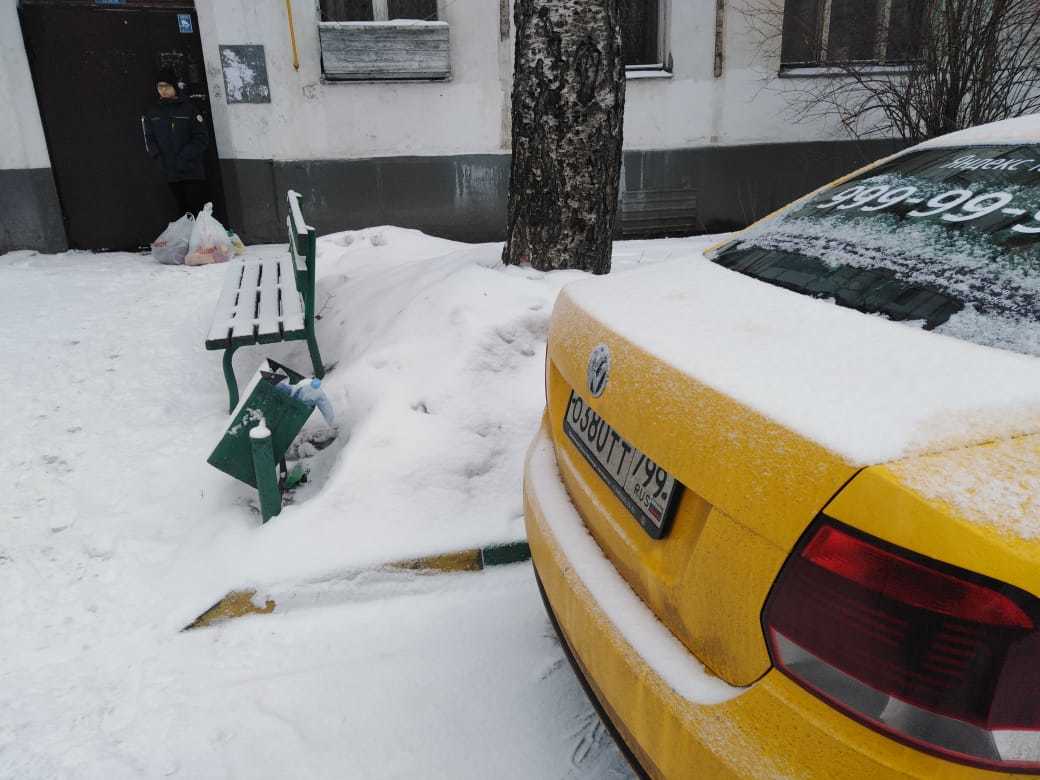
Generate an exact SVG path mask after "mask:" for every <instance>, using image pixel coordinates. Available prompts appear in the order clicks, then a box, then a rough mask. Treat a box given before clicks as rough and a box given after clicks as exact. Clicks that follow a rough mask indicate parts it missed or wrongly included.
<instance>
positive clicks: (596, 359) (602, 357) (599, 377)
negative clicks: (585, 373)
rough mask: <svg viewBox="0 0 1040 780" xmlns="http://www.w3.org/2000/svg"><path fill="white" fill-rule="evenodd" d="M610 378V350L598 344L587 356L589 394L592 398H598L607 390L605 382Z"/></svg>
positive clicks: (604, 345)
mask: <svg viewBox="0 0 1040 780" xmlns="http://www.w3.org/2000/svg"><path fill="white" fill-rule="evenodd" d="M609 378H610V349H609V348H608V347H607V345H606V344H600V345H599V346H598V347H596V348H595V349H594V350H592V354H591V355H589V393H591V394H592V397H593V398H599V397H600V396H601V395H603V391H604V390H606V389H607V380H608V379H609Z"/></svg>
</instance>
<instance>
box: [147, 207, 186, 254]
mask: <svg viewBox="0 0 1040 780" xmlns="http://www.w3.org/2000/svg"><path fill="white" fill-rule="evenodd" d="M194 227H195V217H193V216H192V215H191V214H185V215H184V216H183V217H181V218H180V219H178V220H177V221H175V222H171V223H170V224H169V225H167V226H166V230H164V231H163V232H162V233H160V234H159V237H158V238H157V239H155V241H153V242H152V257H154V258H155V259H156V260H158V261H159V262H160V263H162V264H163V265H182V264H183V263H184V256H185V255H187V254H188V245H189V244H190V243H191V234H192V232H193V230H194Z"/></svg>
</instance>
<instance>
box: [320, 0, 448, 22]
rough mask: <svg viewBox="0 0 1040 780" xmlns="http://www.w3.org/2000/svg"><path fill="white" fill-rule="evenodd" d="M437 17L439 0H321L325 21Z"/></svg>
mask: <svg viewBox="0 0 1040 780" xmlns="http://www.w3.org/2000/svg"><path fill="white" fill-rule="evenodd" d="M391 19H422V20H423V21H427V22H432V21H436V19H437V0H321V20H322V21H323V22H384V21H389V20H391Z"/></svg>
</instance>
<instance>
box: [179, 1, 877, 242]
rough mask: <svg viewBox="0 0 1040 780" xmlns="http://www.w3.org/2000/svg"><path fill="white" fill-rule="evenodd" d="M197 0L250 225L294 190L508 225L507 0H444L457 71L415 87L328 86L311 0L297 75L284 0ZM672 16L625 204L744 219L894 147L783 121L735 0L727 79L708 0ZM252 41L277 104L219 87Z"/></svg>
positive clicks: (425, 219) (232, 185)
mask: <svg viewBox="0 0 1040 780" xmlns="http://www.w3.org/2000/svg"><path fill="white" fill-rule="evenodd" d="M196 4H197V8H198V13H199V18H200V29H201V32H202V39H203V46H204V48H205V56H206V59H207V62H208V63H209V65H208V74H209V84H210V90H211V93H212V98H213V105H214V112H215V117H214V118H215V124H216V127H217V134H218V137H217V143H218V146H219V148H220V155H221V159H222V161H223V163H222V168H223V174H224V179H225V185H226V191H227V194H228V212H229V218H230V219H231V221H232V223H233V224H234V225H235V226H236V228H238V229H239V230H240V231H241V232H242V234H243V235H244V236H246V237H248V238H249V239H252V240H267V241H275V240H279V238H280V236H281V227H280V226H281V224H282V223H283V222H284V207H283V204H282V199H283V197H284V192H285V189H286V188H288V187H292V188H293V189H296V190H298V191H300V192H301V193H302V194H303V195H304V198H305V203H306V204H307V206H308V211H309V219H311V220H312V222H314V223H315V225H316V226H317V227H318V229H319V230H323V231H331V230H336V229H347V228H357V227H362V226H364V225H371V224H379V223H385V222H393V223H395V224H401V225H405V226H408V227H416V228H419V229H422V230H426V231H429V232H433V233H436V234H439V235H444V236H448V237H452V238H458V239H462V240H474V241H476V240H495V239H500V238H502V235H503V232H504V226H505V219H506V198H507V193H508V187H509V144H510V122H509V93H510V90H511V88H512V54H513V52H512V49H513V41H512V38H511V37H508V38H505V39H503V38H502V37H501V36H500V29H501V28H500V18H499V17H500V10H499V9H500V4H499V3H498V2H496V1H495V0H448V1H447V2H445V1H444V0H442V1H441V2H440V18H441V19H443V20H445V21H447V22H448V24H449V25H450V29H451V57H452V78H451V80H449V81H444V82H436V81H430V82H410V83H398V82H368V83H357V82H352V83H344V82H339V83H335V82H324V81H323V79H322V74H321V57H320V43H319V39H318V10H317V5H318V4H317V2H313V0H305V1H304V2H299V0H297V2H294V3H293V11H294V22H295V27H296V36H297V43H298V47H299V52H300V68H299V70H298V71H296V70H294V69H293V67H292V55H291V48H290V42H289V34H288V20H287V18H286V14H285V11H284V8H283V7H282V6H281V4H276V5H272V4H268V3H263V4H260V3H255V2H252V1H251V0H196ZM731 5H732V4H731ZM669 13H670V19H669V34H668V37H669V43H670V50H671V54H672V59H673V63H674V68H673V70H672V72H671V73H660V74H655V75H656V77H649V78H631V79H629V82H628V90H627V93H628V97H627V106H626V112H625V149H626V155H625V168H626V171H625V176H624V182H623V187H622V193H623V195H622V210H623V212H625V213H627V211H629V210H631V209H634V208H635V207H634V205H633V204H635V203H636V202H642V203H649V204H650V206H648V207H647V208H649V209H650V211H649V216H648V217H647V218H646V219H645V220H644V221H643V222H642V223H641V224H642V226H643V228H644V230H649V232H651V233H652V232H655V230H656V231H657V232H664V231H666V230H668V229H675V228H676V226H677V225H679V226H681V227H680V228H679V229H680V230H685V231H687V232H688V231H691V230H714V229H728V228H732V227H736V226H739V225H743V224H747V222H748V221H750V220H752V219H754V218H757V217H759V216H761V215H762V214H764V213H767V212H768V211H770V210H772V209H773V208H775V207H776V206H778V205H780V204H782V203H783V202H785V201H787V200H790V199H791V198H793V197H795V196H798V195H801V194H802V193H804V192H805V191H807V190H809V189H812V188H813V187H816V186H818V185H819V184H821V183H823V182H825V181H828V180H829V179H830V178H833V176H835V175H837V174H839V173H841V172H844V171H846V170H849V169H851V168H853V167H856V166H858V165H860V164H862V163H863V162H864V161H866V160H869V159H871V158H873V157H876V156H880V155H881V154H883V153H887V152H888V151H890V150H891V148H892V146H891V144H887V143H880V144H879V143H873V144H864V145H856V144H851V143H849V142H847V141H845V140H844V136H843V135H842V132H841V130H840V128H838V127H836V126H828V125H826V124H821V123H816V124H812V125H809V124H795V123H792V122H791V121H789V118H788V117H787V116H785V108H786V103H785V99H784V96H783V94H782V93H781V91H780V90H779V89H777V88H776V87H777V83H775V82H776V80H775V79H774V80H773V81H774V83H770V82H769V81H768V78H767V77H765V76H764V75H763V74H768V73H769V72H770V71H772V72H773V73H775V72H776V70H777V69H778V67H777V66H778V64H779V63H772V62H770V61H769V59H770V58H769V56H767V55H763V54H762V53H761V52H760V51H758V49H757V48H756V46H755V45H754V43H753V36H751V35H749V32H748V30H747V29H745V23H744V19H743V17H742V16H741V14H739V13H738V12H736V11H734V10H730V11H729V12H728V14H727V18H726V25H725V60H726V62H725V70H724V75H723V76H722V77H721V78H716V77H715V76H714V73H713V66H714V37H715V3H714V0H671V8H670V11H669ZM509 27H510V30H512V19H511V18H510V24H509ZM245 43H251V44H263V45H264V46H265V48H266V55H267V70H268V77H269V81H270V89H271V103H270V104H259V105H247V104H234V105H228V104H227V102H226V100H225V96H224V94H223V90H224V87H223V78H222V74H221V70H220V65H219V46H220V45H221V44H245ZM676 203H678V205H675V204H676ZM654 204H657V205H654ZM655 209H656V211H655ZM622 223H623V224H624V225H626V226H627V225H630V224H632V222H631V221H630V220H625V219H623V220H622Z"/></svg>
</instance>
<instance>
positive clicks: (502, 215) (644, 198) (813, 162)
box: [221, 141, 898, 242]
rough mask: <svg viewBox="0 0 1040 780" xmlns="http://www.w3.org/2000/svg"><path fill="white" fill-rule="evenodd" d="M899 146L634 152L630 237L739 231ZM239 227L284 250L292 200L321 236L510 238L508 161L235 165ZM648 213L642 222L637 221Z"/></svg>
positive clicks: (627, 196)
mask: <svg viewBox="0 0 1040 780" xmlns="http://www.w3.org/2000/svg"><path fill="white" fill-rule="evenodd" d="M897 148H898V145H897V144H896V143H895V142H892V141H868V142H859V143H857V142H851V141H833V142H814V143H797V144H757V145H753V146H726V147H703V148H694V149H678V150H665V151H656V150H655V151H629V152H626V153H625V163H624V174H623V183H622V220H621V224H620V225H619V232H620V228H621V227H622V226H626V227H625V232H626V235H637V234H638V235H647V236H654V235H672V234H682V233H703V232H717V231H722V230H732V229H735V228H739V227H743V226H745V225H747V224H748V223H750V222H752V221H754V220H755V219H758V218H759V217H762V216H764V215H766V214H768V213H769V212H770V211H772V210H773V209H776V208H777V207H779V206H782V205H783V204H784V203H787V202H789V201H791V200H793V199H794V198H796V197H799V196H801V195H804V194H805V193H807V192H809V191H811V190H813V189H815V188H816V187H818V186H820V185H822V184H825V183H827V182H828V181H831V180H832V179H834V178H836V177H838V176H840V175H841V174H843V173H847V172H849V171H852V170H854V169H855V168H857V167H859V166H861V165H863V164H865V163H867V162H870V161H872V160H875V159H877V158H879V157H882V156H885V155H887V154H890V153H892V152H894V151H896V149H897ZM221 165H222V170H223V175H224V187H225V191H226V196H227V207H228V218H229V222H230V226H231V227H232V228H234V229H235V230H237V231H238V233H239V235H240V236H242V238H243V239H244V240H245V241H246V242H280V241H283V240H284V222H285V213H284V200H285V191H286V190H287V189H294V190H296V191H297V192H299V193H301V194H302V195H303V202H304V204H305V212H304V213H305V214H306V215H307V219H308V220H310V222H311V224H312V225H313V226H314V227H315V228H316V229H317V230H318V232H319V234H321V233H331V232H334V231H337V230H355V229H358V228H363V227H370V226H373V225H388V224H389V225H399V226H401V227H410V228H416V229H419V230H422V231H424V232H426V233H430V234H432V235H436V236H442V237H444V238H451V239H455V240H458V241H470V242H479V241H501V240H503V239H504V237H505V236H504V230H505V224H506V204H507V198H508V194H509V165H510V157H509V155H508V154H490V155H459V156H444V157H380V158H372V159H364V160H318V161H271V160H224V161H222V163H221ZM637 204H638V207H639V208H640V209H641V210H642V213H641V214H640V219H639V220H638V223H635V222H633V221H632V220H626V218H625V215H626V213H628V214H633V213H634V212H635V211H636V208H637Z"/></svg>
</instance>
